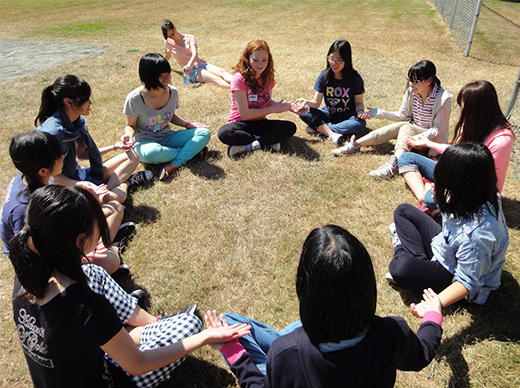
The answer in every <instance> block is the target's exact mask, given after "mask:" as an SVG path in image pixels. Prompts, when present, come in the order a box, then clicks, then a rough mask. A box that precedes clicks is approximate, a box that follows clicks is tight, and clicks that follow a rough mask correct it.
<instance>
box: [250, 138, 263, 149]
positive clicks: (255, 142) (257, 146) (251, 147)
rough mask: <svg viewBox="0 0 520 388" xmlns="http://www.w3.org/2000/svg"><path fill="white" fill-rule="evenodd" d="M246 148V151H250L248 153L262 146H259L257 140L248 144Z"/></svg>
mask: <svg viewBox="0 0 520 388" xmlns="http://www.w3.org/2000/svg"><path fill="white" fill-rule="evenodd" d="M247 148H248V150H250V151H256V150H259V149H260V148H262V146H261V145H260V143H259V142H258V140H255V141H254V142H252V143H251V144H248V145H247Z"/></svg>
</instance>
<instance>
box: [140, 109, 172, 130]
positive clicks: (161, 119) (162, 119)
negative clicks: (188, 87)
mask: <svg viewBox="0 0 520 388" xmlns="http://www.w3.org/2000/svg"><path fill="white" fill-rule="evenodd" d="M171 118H172V112H166V113H165V114H163V115H157V116H150V119H149V120H148V124H146V125H145V127H146V130H148V131H151V132H159V131H160V130H162V129H163V128H164V127H166V126H167V125H168V123H169V122H170V120H171Z"/></svg>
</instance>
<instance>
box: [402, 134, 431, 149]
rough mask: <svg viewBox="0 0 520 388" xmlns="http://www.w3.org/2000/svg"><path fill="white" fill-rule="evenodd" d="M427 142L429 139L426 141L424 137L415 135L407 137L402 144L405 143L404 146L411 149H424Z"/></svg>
mask: <svg viewBox="0 0 520 388" xmlns="http://www.w3.org/2000/svg"><path fill="white" fill-rule="evenodd" d="M429 140H430V139H428V138H427V137H426V136H422V135H416V136H412V137H409V138H408V139H406V140H405V141H404V142H405V143H406V145H408V146H410V147H412V148H424V147H427V146H428V141H429Z"/></svg>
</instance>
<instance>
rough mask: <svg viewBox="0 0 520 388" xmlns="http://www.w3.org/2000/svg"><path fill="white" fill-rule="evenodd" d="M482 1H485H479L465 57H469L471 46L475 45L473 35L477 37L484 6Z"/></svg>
mask: <svg viewBox="0 0 520 388" xmlns="http://www.w3.org/2000/svg"><path fill="white" fill-rule="evenodd" d="M482 1H483V0H478V5H477V10H476V12H475V18H474V19H473V24H472V25H471V32H470V33H469V39H468V45H467V46H466V52H465V53H464V56H465V57H468V56H469V50H470V49H471V44H472V43H473V35H475V30H476V29H477V21H478V17H479V15H480V7H481V6H482Z"/></svg>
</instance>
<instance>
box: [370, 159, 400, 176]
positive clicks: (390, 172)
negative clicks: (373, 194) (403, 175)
mask: <svg viewBox="0 0 520 388" xmlns="http://www.w3.org/2000/svg"><path fill="white" fill-rule="evenodd" d="M398 173H399V168H398V166H397V156H395V155H392V156H391V157H390V159H389V160H388V162H386V163H385V164H383V165H382V166H381V167H379V168H378V169H377V170H372V171H370V176H373V177H374V178H382V179H392V178H393V177H394V176H395V175H397V174H398Z"/></svg>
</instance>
